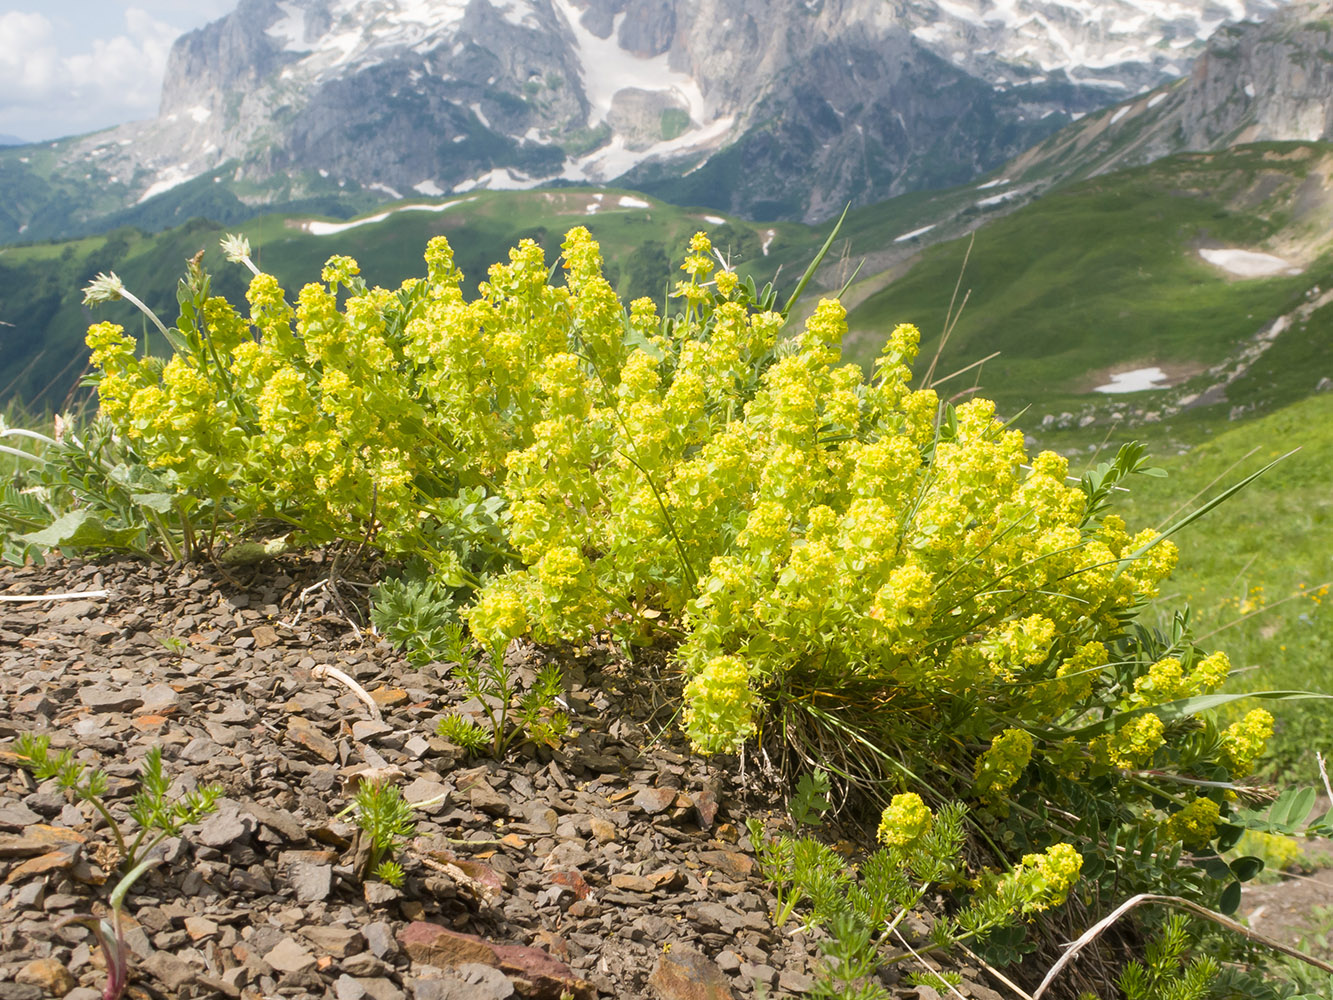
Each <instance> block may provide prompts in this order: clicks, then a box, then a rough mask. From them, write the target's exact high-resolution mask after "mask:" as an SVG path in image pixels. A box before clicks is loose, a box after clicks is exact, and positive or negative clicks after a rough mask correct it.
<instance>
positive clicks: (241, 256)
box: [221, 233, 250, 264]
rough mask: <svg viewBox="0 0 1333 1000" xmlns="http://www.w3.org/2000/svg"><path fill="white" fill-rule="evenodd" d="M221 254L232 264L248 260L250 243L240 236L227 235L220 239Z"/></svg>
mask: <svg viewBox="0 0 1333 1000" xmlns="http://www.w3.org/2000/svg"><path fill="white" fill-rule="evenodd" d="M221 243H222V254H223V256H225V257H226V258H227V260H229V261H231V262H232V263H233V264H239V263H241V262H242V261H245V260H249V259H250V241H249V240H247V239H246V238H245V237H244V236H242V235H240V234H236V235H233V234H231V233H228V234H227V235H226V236H225V237H223V238H222V241H221Z"/></svg>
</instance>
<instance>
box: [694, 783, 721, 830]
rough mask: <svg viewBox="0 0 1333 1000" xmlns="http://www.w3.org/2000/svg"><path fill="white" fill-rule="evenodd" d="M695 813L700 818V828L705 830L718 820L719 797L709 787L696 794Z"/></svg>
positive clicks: (706, 786) (705, 786)
mask: <svg viewBox="0 0 1333 1000" xmlns="http://www.w3.org/2000/svg"><path fill="white" fill-rule="evenodd" d="M694 811H695V814H696V815H697V816H698V817H699V826H700V827H702V828H703V829H705V830H707V829H708V828H709V827H711V826H712V825H713V821H714V820H715V819H717V797H716V795H715V794H714V792H713V789H712V788H711V787H709V786H708V785H704V787H703V788H701V789H700V790H699V791H697V792H695V793H694Z"/></svg>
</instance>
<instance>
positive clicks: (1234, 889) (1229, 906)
mask: <svg viewBox="0 0 1333 1000" xmlns="http://www.w3.org/2000/svg"><path fill="white" fill-rule="evenodd" d="M1240 892H1241V890H1240V883H1239V882H1232V883H1231V884H1230V885H1228V886H1227V887H1226V888H1225V889H1223V890H1222V898H1221V899H1219V900H1218V901H1217V909H1218V910H1219V911H1220V912H1221V913H1223V914H1224V915H1226V916H1228V917H1229V916H1231V914H1233V913H1235V912H1236V910H1237V909H1238V908H1239V907H1240Z"/></svg>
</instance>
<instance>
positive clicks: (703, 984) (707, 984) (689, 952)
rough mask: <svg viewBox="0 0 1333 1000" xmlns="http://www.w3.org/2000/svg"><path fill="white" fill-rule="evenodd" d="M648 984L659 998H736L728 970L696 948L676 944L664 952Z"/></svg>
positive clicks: (699, 999) (720, 999)
mask: <svg viewBox="0 0 1333 1000" xmlns="http://www.w3.org/2000/svg"><path fill="white" fill-rule="evenodd" d="M648 985H649V986H650V987H651V988H652V989H653V991H654V992H655V993H656V995H657V996H658V997H659V998H660V1000H733V996H732V992H731V981H730V980H729V979H728V978H727V974H726V973H725V972H723V971H722V970H721V969H719V968H718V967H717V963H716V962H714V961H713V960H712V959H711V958H708V957H707V956H706V955H703V954H701V953H700V952H697V951H695V950H694V949H693V948H684V947H680V946H677V947H675V948H672V949H671V950H670V951H668V952H665V953H663V955H662V957H661V958H659V959H658V960H657V967H656V968H655V969H653V973H652V975H651V976H649V977H648Z"/></svg>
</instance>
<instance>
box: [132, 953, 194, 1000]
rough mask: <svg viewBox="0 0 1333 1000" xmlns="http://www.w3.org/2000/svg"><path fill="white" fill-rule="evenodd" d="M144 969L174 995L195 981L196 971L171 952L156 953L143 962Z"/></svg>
mask: <svg viewBox="0 0 1333 1000" xmlns="http://www.w3.org/2000/svg"><path fill="white" fill-rule="evenodd" d="M142 968H143V969H144V970H146V971H147V972H149V973H150V974H151V975H152V976H153V977H154V978H155V979H156V980H157V981H158V982H160V983H161V984H162V985H163V986H165V987H166V988H167V989H168V990H171V991H172V992H173V993H175V992H179V991H180V989H181V988H182V987H184V986H187V985H189V984H190V983H192V982H193V981H194V977H195V970H194V969H193V968H191V967H190V965H189V963H187V962H185V961H183V960H181V959H179V958H177V957H176V956H175V955H172V954H171V953H170V952H165V951H155V952H153V953H152V954H151V955H149V956H148V957H147V958H146V959H144V960H143V964H142Z"/></svg>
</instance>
